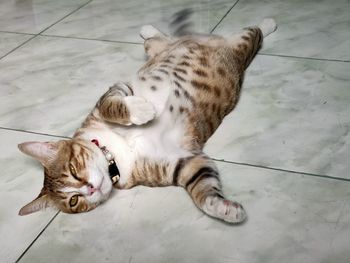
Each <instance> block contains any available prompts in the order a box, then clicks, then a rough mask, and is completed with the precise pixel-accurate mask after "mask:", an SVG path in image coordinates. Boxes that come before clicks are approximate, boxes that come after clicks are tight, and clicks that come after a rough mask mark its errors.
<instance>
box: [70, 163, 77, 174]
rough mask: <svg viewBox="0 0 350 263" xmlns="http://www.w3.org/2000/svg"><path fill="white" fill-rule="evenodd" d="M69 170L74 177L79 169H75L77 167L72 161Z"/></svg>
mask: <svg viewBox="0 0 350 263" xmlns="http://www.w3.org/2000/svg"><path fill="white" fill-rule="evenodd" d="M69 171H70V173H71V174H72V175H73V176H74V177H76V176H77V170H75V167H74V166H73V164H71V163H70V164H69Z"/></svg>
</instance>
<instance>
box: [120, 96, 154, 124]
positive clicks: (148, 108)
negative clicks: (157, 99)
mask: <svg viewBox="0 0 350 263" xmlns="http://www.w3.org/2000/svg"><path fill="white" fill-rule="evenodd" d="M124 101H125V104H126V106H127V108H128V110H129V112H130V122H131V123H132V124H136V125H141V124H145V123H147V122H149V121H151V120H153V119H154V117H155V116H156V110H155V108H154V106H153V104H152V103H150V102H148V101H147V100H145V99H144V98H141V97H136V96H128V97H125V98H124Z"/></svg>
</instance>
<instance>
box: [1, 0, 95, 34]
mask: <svg viewBox="0 0 350 263" xmlns="http://www.w3.org/2000/svg"><path fill="white" fill-rule="evenodd" d="M87 2H88V1H87V0H76V1H70V0H60V1H47V0H27V1H14V0H11V1H1V2H0V30H3V31H12V32H21V33H39V32H40V31H42V30H44V29H45V28H46V27H48V26H50V25H52V24H53V23H55V22H57V21H58V20H59V19H61V18H63V17H64V16H66V15H68V14H69V13H71V12H72V11H74V10H75V9H77V8H78V7H80V6H82V5H83V4H84V3H87Z"/></svg>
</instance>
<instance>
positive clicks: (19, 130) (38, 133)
mask: <svg viewBox="0 0 350 263" xmlns="http://www.w3.org/2000/svg"><path fill="white" fill-rule="evenodd" d="M0 130H7V131H16V132H24V133H30V134H36V135H44V136H50V137H56V138H63V139H72V138H71V137H68V136H60V135H54V134H48V133H41V132H34V131H26V130H21V129H15V128H6V127H0Z"/></svg>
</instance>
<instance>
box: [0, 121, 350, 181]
mask: <svg viewBox="0 0 350 263" xmlns="http://www.w3.org/2000/svg"><path fill="white" fill-rule="evenodd" d="M0 130H7V131H16V132H23V133H30V134H36V135H44V136H49V137H55V138H63V139H72V137H68V136H60V135H54V134H48V133H41V132H33V131H26V130H21V129H14V128H6V127H0ZM211 159H212V160H214V161H217V162H222V163H231V164H236V165H241V166H249V167H255V168H261V169H267V170H274V171H280V172H287V173H292V174H299V175H300V174H302V175H307V176H313V177H319V178H325V179H333V180H338V181H346V182H350V179H348V178H343V177H337V176H330V175H324V174H315V173H307V172H301V171H295V170H287V169H282V168H276V167H269V166H263V165H258V164H251V163H242V162H234V161H227V160H224V159H217V158H211Z"/></svg>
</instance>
